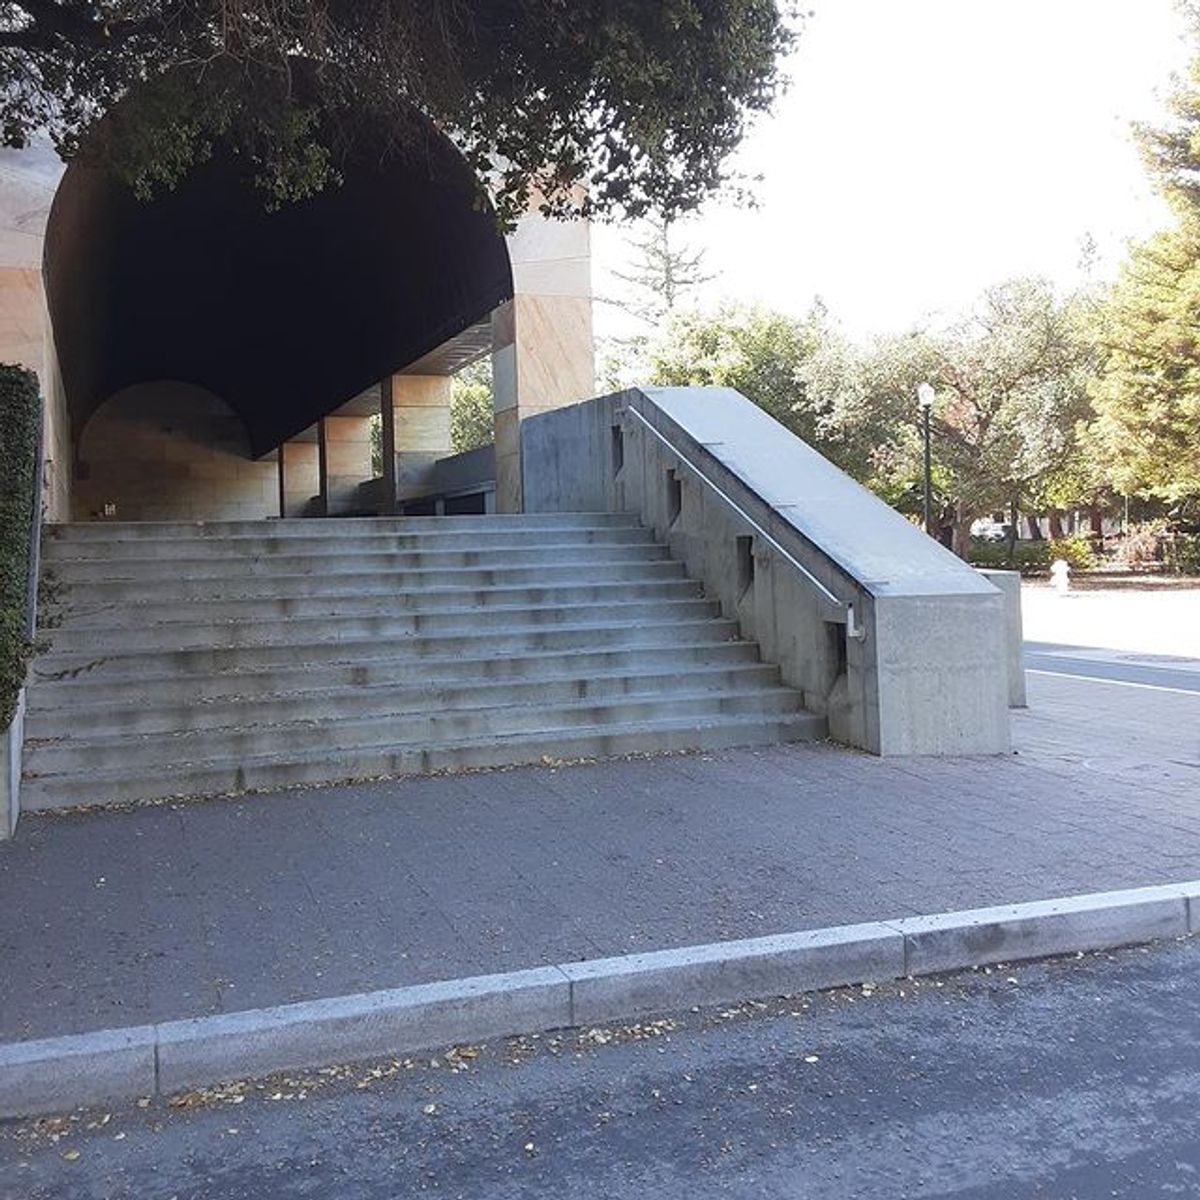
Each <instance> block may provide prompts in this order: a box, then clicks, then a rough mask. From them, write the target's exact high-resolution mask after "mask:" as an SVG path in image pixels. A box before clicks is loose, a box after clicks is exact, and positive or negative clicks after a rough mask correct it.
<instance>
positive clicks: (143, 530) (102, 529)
mask: <svg viewBox="0 0 1200 1200" xmlns="http://www.w3.org/2000/svg"><path fill="white" fill-rule="evenodd" d="M637 524H638V518H637V515H636V514H635V513H609V512H577V513H495V514H491V515H488V516H482V515H477V516H458V517H335V518H330V519H327V520H325V519H319V518H311V517H288V518H284V519H282V520H280V519H269V520H260V521H79V522H71V523H67V524H59V525H47V526H46V541H47V544H49V543H50V542H131V541H155V540H158V539H162V538H168V539H170V538H178V537H195V538H216V539H222V538H229V537H244V536H250V537H253V536H256V535H259V534H261V533H263V532H264V531H267V532H269V533H270V535H271V536H274V537H287V536H291V535H299V536H301V537H327V538H332V539H335V540H336V539H338V538H342V537H346V536H347V535H353V534H362V533H371V532H373V531H375V530H381V531H383V532H389V531H400V532H405V533H422V532H428V533H440V532H446V531H458V532H467V531H482V532H484V533H488V532H491V531H494V530H503V529H572V528H579V527H582V528H597V527H600V526H622V525H626V526H627V525H635V526H636V525H637Z"/></svg>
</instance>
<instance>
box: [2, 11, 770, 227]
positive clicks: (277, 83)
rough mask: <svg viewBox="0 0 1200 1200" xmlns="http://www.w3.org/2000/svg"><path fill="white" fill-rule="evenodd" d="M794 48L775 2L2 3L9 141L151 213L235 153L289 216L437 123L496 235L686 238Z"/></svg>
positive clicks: (417, 144)
mask: <svg viewBox="0 0 1200 1200" xmlns="http://www.w3.org/2000/svg"><path fill="white" fill-rule="evenodd" d="M792 37H793V31H792V30H791V29H790V28H789V26H788V25H787V23H786V22H785V20H784V17H783V15H782V14H781V12H780V11H779V9H778V7H777V6H776V4H775V2H774V0H662V2H661V3H654V4H647V3H644V2H643V0H572V2H571V3H570V4H564V3H562V2H561V0H322V2H320V3H284V4H281V3H278V0H236V2H235V0H8V2H5V3H2V4H0V84H2V87H0V93H2V95H0V124H2V129H3V137H4V141H5V143H6V144H7V145H9V146H22V145H24V144H26V143H27V142H28V140H29V138H30V137H31V136H32V135H33V134H35V133H36V132H37V131H39V130H42V129H45V130H48V131H49V132H50V135H51V136H52V138H53V140H54V142H55V144H56V145H57V146H58V147H59V149H60V150H61V151H62V152H63V153H64V155H65V156H70V155H71V154H73V153H75V152H76V151H78V150H79V149H80V147H81V146H83V145H85V144H86V145H87V146H88V149H89V152H91V153H95V154H98V155H102V156H103V157H104V158H105V159H106V160H107V161H109V162H111V163H112V165H114V166H115V167H116V168H117V169H118V170H119V171H120V172H121V173H122V175H123V176H124V177H125V178H127V179H128V180H129V181H130V182H131V183H132V184H133V185H134V186H135V187H136V188H137V189H138V190H139V191H141V192H142V193H150V192H153V191H154V190H156V189H158V188H162V187H170V186H172V185H174V184H175V183H176V182H177V181H178V180H179V179H180V178H182V177H183V176H184V175H186V174H187V172H188V171H189V170H190V169H191V168H192V167H193V166H194V165H195V164H196V163H197V162H199V161H202V160H203V159H205V158H206V157H208V156H209V155H210V154H211V153H212V152H213V148H214V146H215V145H216V144H217V143H221V142H224V143H228V144H230V145H231V146H232V147H233V149H234V150H235V152H236V153H238V154H239V155H240V156H241V157H242V158H243V159H244V160H245V161H246V162H247V163H248V164H249V165H250V168H251V171H252V174H253V176H254V178H255V180H256V182H257V183H258V184H259V186H261V187H262V188H263V189H264V190H265V192H266V193H267V195H268V196H269V197H270V199H271V200H272V202H275V203H281V202H284V201H286V200H291V199H296V198H300V197H303V196H306V195H310V194H312V193H314V192H316V191H319V190H320V189H321V188H323V187H326V186H328V185H329V184H331V183H332V182H334V181H336V179H337V176H338V171H339V163H340V162H341V161H342V160H343V158H344V156H345V154H346V153H347V152H348V150H349V148H350V146H352V145H353V144H354V142H355V140H356V139H363V138H369V139H370V145H371V149H372V150H373V151H378V152H381V153H382V152H386V151H395V152H405V151H407V152H410V153H413V154H418V155H419V154H420V152H421V139H422V136H423V132H424V130H425V129H426V128H427V125H426V121H427V120H428V121H431V122H432V123H433V125H434V126H435V127H436V128H438V129H440V130H442V131H444V132H445V133H447V134H448V135H449V136H451V137H452V138H453V139H454V140H455V141H456V143H457V145H458V146H459V148H460V149H461V151H462V153H463V154H464V156H465V157H466V159H467V160H468V162H469V163H470V164H471V166H472V167H473V168H474V170H475V171H476V173H477V175H478V177H479V178H480V180H482V181H486V183H487V186H488V188H489V190H490V192H491V196H492V199H493V200H494V202H495V203H496V206H497V209H498V211H499V212H500V214H501V216H502V217H506V218H511V217H513V216H514V215H516V214H518V213H520V212H521V211H523V210H524V209H525V208H526V206H527V204H528V202H529V198H530V196H531V195H539V196H541V197H543V198H544V211H546V212H548V213H551V214H557V215H563V214H567V213H581V214H584V215H589V214H593V213H608V212H619V213H622V214H624V215H626V216H634V217H636V216H640V215H642V214H644V213H646V212H649V211H658V212H661V213H663V214H665V215H667V216H673V215H675V214H677V213H681V212H686V211H688V210H690V209H692V208H694V207H695V206H696V205H697V204H698V203H699V202H700V201H701V200H702V199H703V198H704V196H705V195H707V194H708V193H709V192H711V191H712V190H714V189H715V188H717V187H719V186H720V185H721V184H722V183H723V182H724V181H725V179H726V160H727V157H728V155H729V153H730V151H731V150H732V149H733V148H734V147H735V146H736V145H737V143H738V142H739V141H740V139H741V137H742V134H743V131H744V128H745V124H746V121H747V118H748V116H749V115H750V114H752V113H754V112H757V111H761V110H764V109H766V108H767V107H768V106H769V105H770V104H771V102H772V100H773V98H774V96H775V94H776V93H777V91H778V89H779V86H780V77H779V72H778V67H777V63H778V59H779V57H780V55H781V54H782V53H783V52H784V51H785V49H786V48H787V46H788V45H789V43H790V41H791V40H792ZM122 100H124V101H125V103H122V104H120V105H118V101H122ZM114 106H117V107H116V109H115V110H114ZM109 112H115V116H114V120H113V121H111V122H106V123H105V126H106V127H105V129H104V134H103V137H97V138H89V136H88V135H89V133H90V132H91V131H92V130H93V128H94V127H95V123H96V121H97V119H98V118H99V117H101V116H103V115H104V114H106V113H109ZM380 130H386V137H385V142H386V144H383V145H380V144H377V139H378V138H379V136H380V135H379V131H380Z"/></svg>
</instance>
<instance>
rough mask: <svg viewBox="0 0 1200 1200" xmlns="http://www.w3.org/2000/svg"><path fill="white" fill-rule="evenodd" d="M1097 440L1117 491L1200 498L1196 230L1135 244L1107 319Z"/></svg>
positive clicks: (1180, 229) (1183, 228) (1182, 228)
mask: <svg viewBox="0 0 1200 1200" xmlns="http://www.w3.org/2000/svg"><path fill="white" fill-rule="evenodd" d="M1099 342H1100V352H1101V354H1102V363H1103V368H1102V371H1101V372H1100V374H1099V376H1098V378H1097V380H1096V383H1095V386H1094V394H1093V401H1094V404H1095V409H1096V420H1095V423H1094V424H1093V426H1092V428H1091V431H1090V432H1091V439H1090V440H1091V444H1092V445H1093V446H1094V447H1095V453H1096V457H1097V459H1098V460H1099V461H1102V462H1104V463H1105V464H1106V469H1107V474H1108V476H1109V478H1110V479H1111V481H1112V483H1113V485H1114V486H1115V487H1117V488H1118V489H1119V490H1121V491H1122V492H1125V493H1130V492H1133V493H1139V494H1144V495H1154V496H1158V497H1160V498H1161V499H1164V500H1168V501H1177V500H1182V499H1184V498H1186V497H1188V496H1195V495H1200V228H1198V227H1197V226H1196V225H1195V224H1194V223H1192V222H1190V221H1189V222H1185V223H1181V224H1180V225H1179V226H1177V227H1176V228H1175V229H1172V230H1168V231H1166V232H1163V233H1160V234H1158V235H1156V236H1155V237H1152V238H1150V239H1149V240H1148V241H1145V242H1143V243H1141V244H1140V245H1138V246H1136V247H1135V248H1134V249H1133V251H1132V253H1131V255H1130V257H1129V260H1128V262H1127V263H1126V264H1125V266H1124V268H1123V270H1122V272H1121V275H1120V278H1119V279H1118V281H1117V283H1116V284H1115V286H1114V287H1113V289H1112V291H1111V294H1110V295H1109V297H1108V301H1107V303H1106V305H1105V306H1104V309H1103V311H1102V313H1101V317H1100V322H1099Z"/></svg>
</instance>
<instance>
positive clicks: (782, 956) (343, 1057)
mask: <svg viewBox="0 0 1200 1200" xmlns="http://www.w3.org/2000/svg"><path fill="white" fill-rule="evenodd" d="M1198 931H1200V881H1196V882H1191V883H1178V884H1167V885H1164V886H1159V887H1146V888H1136V889H1132V890H1128V891H1118V892H1099V893H1094V894H1091V895H1083V896H1068V897H1064V898H1062V899H1058V900H1037V901H1033V902H1031V903H1026V904H1013V905H1005V906H1001V907H996V908H979V909H970V910H967V911H965V912H950V913H939V914H936V915H932V916H924V917H905V918H901V919H898V920H889V921H877V922H873V923H870V924H862V925H843V926H835V927H832V928H828V929H815V930H806V931H803V932H800V933H790V934H780V935H778V936H773V937H763V938H750V939H745V940H742V941H734V942H714V943H710V944H708V945H701V946H689V947H684V948H681V949H677V950H659V951H654V952H652V953H648V954H631V955H623V956H621V957H618V958H606V959H596V960H592V961H589V962H580V963H564V964H562V965H560V966H553V967H538V968H534V969H531V970H524V971H511V972H508V973H506V974H503V975H480V976H475V977H473V978H469V979H457V980H451V981H448V982H445V983H430V984H418V985H416V986H413V987H403V988H393V989H388V990H385V991H377V992H367V993H363V994H361V995H356V996H338V997H334V998H331V999H325V1000H308V1001H303V1002H301V1003H299V1004H287V1005H282V1006H280V1007H278V1008H265V1009H253V1010H250V1011H248V1012H240V1013H230V1014H228V1015H220V1016H211V1017H196V1018H193V1019H190V1020H183V1021H168V1022H165V1023H162V1024H159V1025H141V1026H136V1027H134V1028H130V1029H108V1030H100V1031H97V1032H95V1033H84V1034H77V1035H72V1036H69V1037H58V1038H47V1039H43V1040H39V1041H28V1042H9V1043H7V1044H4V1045H0V1118H6V1117H19V1116H33V1115H36V1114H38V1113H46V1112H61V1111H64V1110H67V1109H70V1108H74V1107H77V1106H80V1105H92V1104H100V1103H110V1102H113V1101H117V1100H124V1099H132V1098H135V1097H142V1096H155V1095H161V1096H168V1095H171V1094H173V1093H175V1092H178V1091H183V1090H186V1089H188V1088H196V1087H201V1086H205V1085H209V1084H216V1083H221V1082H224V1081H228V1080H231V1079H237V1078H247V1077H254V1076H259V1075H268V1074H271V1073H273V1072H276V1071H285V1070H299V1069H303V1068H311V1067H320V1066H327V1065H330V1064H333V1063H337V1062H350V1061H354V1060H356V1059H362V1058H373V1057H380V1056H383V1055H388V1054H402V1053H408V1052H412V1051H416V1050H426V1049H434V1048H437V1047H441V1046H445V1045H449V1044H451V1043H455V1042H470V1041H481V1040H486V1039H488V1038H496V1037H505V1036H510V1035H514V1034H522V1033H537V1032H541V1031H543V1030H548V1029H559V1028H564V1027H569V1026H573V1025H581V1024H597V1023H601V1022H606V1021H615V1020H620V1019H624V1018H629V1017H636V1016H640V1015H643V1014H646V1013H650V1012H661V1011H664V1010H669V1009H673V1008H690V1007H693V1006H697V1005H710V1004H725V1003H731V1002H735V1001H740V1000H751V999H759V998H763V997H768V996H777V995H787V994H792V993H796V992H803V991H815V990H819V989H821V988H829V987H838V986H843V985H847V984H853V983H862V982H865V981H867V980H873V981H879V982H881V981H884V980H888V979H902V978H905V977H906V976H911V975H928V974H935V973H938V972H942V971H953V970H961V969H963V968H967V967H975V966H982V965H985V964H989V963H996V962H1018V961H1020V960H1022V959H1031V958H1044V957H1047V956H1050V955H1055V954H1069V953H1075V952H1077V951H1087V950H1106V949H1111V948H1113V947H1116V946H1129V945H1137V944H1140V943H1144V942H1150V941H1156V940H1159V939H1162V938H1176V937H1183V936H1185V935H1187V934H1190V933H1196V932H1198Z"/></svg>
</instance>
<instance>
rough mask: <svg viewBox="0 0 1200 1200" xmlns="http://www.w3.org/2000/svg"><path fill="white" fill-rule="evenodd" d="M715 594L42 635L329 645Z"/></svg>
mask: <svg viewBox="0 0 1200 1200" xmlns="http://www.w3.org/2000/svg"><path fill="white" fill-rule="evenodd" d="M720 613H721V606H720V604H719V602H718V601H716V600H704V599H696V598H692V599H672V598H662V599H651V600H614V601H609V602H603V601H596V602H592V603H579V604H549V605H538V606H534V605H514V606H509V607H499V606H496V607H481V606H473V607H464V608H450V607H442V608H427V609H419V610H412V611H407V612H406V611H392V612H386V613H384V614H382V615H374V616H372V615H346V616H342V617H340V618H338V619H337V620H331V619H329V618H328V617H325V616H312V617H289V618H282V619H281V618H278V617H275V618H268V619H265V620H261V621H251V620H226V621H222V622H214V623H211V624H205V625H191V624H188V623H187V622H186V621H166V622H161V623H158V624H152V623H146V624H141V625H138V624H131V625H127V626H122V627H112V628H108V629H94V628H86V627H85V628H80V627H78V626H76V625H74V624H68V625H66V626H63V627H60V628H58V629H49V630H47V631H46V632H45V634H44V635H43V636H44V638H45V640H46V641H47V642H48V643H49V647H50V650H49V653H48V655H47V658H48V659H49V660H50V661H51V662H53V661H55V660H56V659H57V658H58V657H59V655H67V656H70V655H77V654H88V655H93V656H94V655H104V656H106V657H107V656H112V655H117V654H138V653H142V652H144V651H148V650H162V651H164V652H167V653H170V652H172V651H177V650H200V649H220V648H228V647H243V646H245V647H256V646H292V645H296V644H298V643H299V644H303V645H309V646H315V645H319V644H320V643H322V642H326V643H329V644H330V645H333V646H336V645H337V644H338V643H340V642H343V641H346V640H353V639H356V638H374V639H377V640H379V641H389V642H394V641H396V640H398V639H401V638H418V637H436V636H440V635H452V634H457V633H468V632H483V631H487V630H492V629H495V630H501V631H504V632H510V631H514V630H526V629H543V628H547V627H553V626H556V625H573V626H579V625H615V626H622V625H625V624H636V623H638V622H641V621H647V620H649V621H670V620H678V621H696V620H702V619H704V618H705V617H718V616H720Z"/></svg>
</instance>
